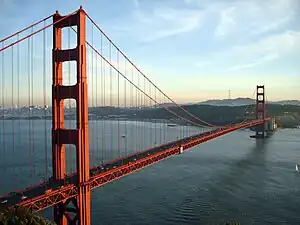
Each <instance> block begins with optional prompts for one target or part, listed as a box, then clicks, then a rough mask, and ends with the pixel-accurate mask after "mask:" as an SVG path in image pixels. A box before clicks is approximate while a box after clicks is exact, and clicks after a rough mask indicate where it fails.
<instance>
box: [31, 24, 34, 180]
mask: <svg viewBox="0 0 300 225" xmlns="http://www.w3.org/2000/svg"><path fill="white" fill-rule="evenodd" d="M32 33H33V27H32ZM31 43H32V44H31V58H32V59H31V103H32V105H34V102H33V93H34V92H33V90H34V82H33V81H34V79H33V72H34V62H33V61H34V56H33V54H34V47H33V45H34V36H32V37H31ZM32 113H33V112H32ZM34 122H35V120H32V123H31V125H32V129H31V131H32V153H33V177H34V178H35V151H34V145H35V143H34V130H35V129H34V125H35V123H34Z"/></svg>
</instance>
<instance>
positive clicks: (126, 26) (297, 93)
mask: <svg viewBox="0 0 300 225" xmlns="http://www.w3.org/2000/svg"><path fill="white" fill-rule="evenodd" d="M33 5H34V8H35V9H36V10H35V13H32V10H31V9H32V7H33ZM79 5H83V8H84V9H85V10H86V11H87V13H88V14H89V15H90V16H91V17H92V18H93V19H94V20H95V21H96V22H97V23H98V24H99V25H100V26H101V27H102V28H103V30H104V31H105V32H106V33H107V34H108V35H109V36H110V37H111V38H112V39H113V40H114V42H115V43H116V44H117V45H118V46H119V47H120V48H121V49H122V50H123V51H124V52H125V53H126V54H127V55H128V56H129V58H131V59H132V60H133V61H134V62H136V64H137V65H138V67H139V68H141V70H142V71H143V72H144V73H145V74H146V75H147V76H148V77H149V78H150V79H151V80H152V81H153V82H154V83H155V84H156V85H157V86H158V87H159V88H160V89H162V90H163V91H164V92H165V93H166V94H168V95H169V96H170V97H171V98H172V99H173V100H175V101H176V102H178V103H180V104H182V103H194V102H200V101H204V100H209V99H225V98H228V90H230V96H231V98H238V97H249V98H251V97H252V94H253V91H254V90H255V87H256V85H257V84H259V85H260V84H263V85H265V86H266V94H267V97H268V100H270V101H279V100H300V64H299V61H300V58H299V57H300V56H299V52H300V24H299V22H297V21H299V20H300V3H299V1H297V0H278V1H276V4H274V1H271V0H266V1H264V2H262V1H259V0H252V1H250V0H249V1H238V0H233V1H226V0H217V1H208V0H204V1H200V0H184V1H179V0H178V1H173V0H172V1H171V0H166V1H158V0H154V1H143V0H128V1H117V4H112V3H111V1H108V0H103V1H99V2H98V1H92V0H74V1H71V0H66V1H65V2H64V4H61V1H58V0H54V1H51V2H37V1H33V0H29V1H26V3H25V2H21V1H16V0H11V1H0V26H1V28H2V29H1V31H0V39H2V38H4V37H6V36H8V35H10V34H11V33H13V32H15V31H17V30H20V29H22V28H23V27H25V26H26V25H29V24H31V23H32V22H35V21H37V20H39V19H41V18H44V17H45V16H46V15H49V14H52V13H54V12H55V11H56V10H59V12H60V13H61V14H66V13H69V12H71V11H74V10H75V9H78V8H79ZM90 31H91V30H89V33H88V35H91V32H90ZM47 32H48V33H47V35H48V36H47V40H46V45H45V47H46V50H47V51H48V52H49V53H51V48H52V44H51V32H52V30H51V29H50V30H49V31H47ZM94 32H95V31H94ZM95 36H96V33H95ZM42 37H43V36H42V34H41V35H40V36H39V37H37V38H36V39H35V41H36V46H35V49H36V50H35V51H36V53H35V54H34V58H35V60H36V61H35V65H34V69H33V70H32V71H30V70H28V68H27V66H28V63H29V60H28V62H27V61H26V60H25V61H24V60H23V58H22V56H23V55H25V54H26V53H28V52H27V42H26V43H23V45H21V47H20V48H21V50H20V59H21V62H20V66H21V70H20V72H19V73H20V74H19V76H20V83H21V87H20V93H18V92H17V91H14V93H12V91H11V87H12V86H14V88H17V80H16V77H17V70H16V68H15V69H13V70H12V69H11V67H12V66H11V65H6V64H7V62H8V61H9V59H11V54H12V52H11V51H7V52H5V53H4V54H5V55H4V56H3V53H1V54H0V58H1V57H4V58H5V60H4V62H5V68H4V69H3V68H2V69H3V71H4V73H5V79H6V80H5V81H4V86H5V90H4V91H3V90H1V91H0V94H1V95H3V93H4V96H6V99H5V100H4V101H5V103H4V104H5V105H15V104H16V103H17V95H18V94H19V96H20V105H30V104H37V105H43V103H44V99H43V80H42V74H43V55H42V49H43V45H42V44H43V43H42V40H43V39H42ZM89 40H91V37H89ZM98 41H99V39H98ZM94 42H97V39H96V38H95V39H94ZM97 46H99V43H98V45H97ZM1 47H2V46H0V48H1ZM106 48H107V46H106ZM37 50H41V51H40V52H37ZM13 51H14V57H15V58H16V56H17V49H16V48H15V49H14V50H13ZM91 57H94V56H93V55H91V54H90V53H88V60H91ZM1 59H2V58H1ZM93 60H94V59H93ZM23 61H24V62H23ZM16 62H17V60H16V59H15V61H14V65H15V67H16ZM46 63H47V65H46V77H47V82H46V85H47V87H46V96H45V97H46V102H45V103H46V104H47V105H51V98H50V93H51V83H50V82H51V55H50V54H48V55H47V56H46ZM99 63H100V61H98V65H93V71H88V75H91V74H94V75H92V76H93V77H96V75H95V74H96V69H98V72H97V74H101V72H99V70H101V66H100V65H99ZM113 63H114V64H115V63H116V57H115V56H114V58H113ZM0 64H1V66H2V62H0ZM2 67H3V66H2ZM104 70H105V71H106V74H108V73H109V72H108V70H107V68H106V69H104ZM128 70H129V68H127V69H124V68H123V71H124V74H126V71H128ZM64 72H65V73H66V74H73V72H72V68H71V70H70V71H69V69H68V67H65V68H64ZM13 73H14V75H13V76H14V84H13V85H12V84H11V79H12V75H11V74H13ZM30 73H34V76H33V81H30V82H33V87H34V91H33V92H32V93H33V94H34V98H33V99H32V100H33V101H32V102H28V97H29V95H30V94H29V92H30V91H31V89H29V88H28V84H29V81H28V74H30ZM2 76H3V75H2V70H1V71H0V77H2ZM113 76H115V77H116V76H117V74H116V73H114V74H113ZM127 76H129V74H128V72H127ZM129 77H130V76H129ZM134 79H135V83H136V82H137V79H136V77H135V78H134ZM1 82H2V81H1V79H0V87H1V88H2V86H1ZM93 82H94V83H95V82H96V81H95V80H94V81H93ZM97 82H98V85H96V84H94V85H90V86H89V94H90V95H92V96H94V97H95V95H96V94H95V92H94V91H95V89H96V86H97V88H98V89H99V90H98V93H99V94H98V96H99V97H100V98H101V94H100V93H101V92H100V91H101V87H102V86H101V85H102V84H100V82H101V81H100V78H99V80H98V81H97ZM122 82H123V83H124V81H123V80H122ZM71 83H72V82H71ZM89 83H90V84H91V83H92V80H91V76H90V77H89ZM123 83H122V85H123ZM105 85H106V89H105V90H106V93H107V94H106V97H105V98H106V99H107V98H108V96H109V91H108V90H109V83H108V80H107V81H106V84H105ZM92 86H93V87H92ZM141 87H143V85H142V84H141ZM113 88H114V89H113V91H114V93H113V94H114V95H116V94H117V93H116V90H117V89H116V83H115V81H114V85H113ZM126 88H127V95H128V91H129V90H130V85H129V84H128V86H126ZM92 89H94V91H92ZM92 93H94V94H92ZM124 93H125V91H124V88H122V87H121V88H120V93H119V94H120V95H121V96H122V95H124ZM12 95H14V99H13V101H12V99H11V96H12ZM151 96H152V97H154V95H153V91H152V93H151ZM126 98H128V97H126ZM94 101H95V99H94ZM100 101H101V100H100V99H99V103H98V104H100ZM106 101H109V100H106ZM116 101H117V98H113V102H116ZM168 102H169V101H168ZM2 104H3V102H2V100H1V99H0V105H2ZM115 104H116V103H114V105H115ZM90 105H91V104H90Z"/></svg>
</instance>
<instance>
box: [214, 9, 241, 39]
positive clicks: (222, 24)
mask: <svg viewBox="0 0 300 225" xmlns="http://www.w3.org/2000/svg"><path fill="white" fill-rule="evenodd" d="M234 10H235V7H228V8H226V9H224V10H222V11H221V16H220V21H219V24H218V26H217V27H216V29H215V36H224V35H226V34H227V33H228V32H230V30H231V29H233V28H234V27H235V24H236V23H235V21H234V20H233V18H232V16H231V15H232V13H233V12H234Z"/></svg>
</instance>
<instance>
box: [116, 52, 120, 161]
mask: <svg viewBox="0 0 300 225" xmlns="http://www.w3.org/2000/svg"><path fill="white" fill-rule="evenodd" d="M117 64H118V75H117V79H118V81H117V85H118V103H117V104H118V111H119V112H120V60H119V52H118V51H117ZM119 117H120V115H119V116H118V132H117V135H118V136H117V139H118V158H120V157H121V155H120V119H119Z"/></svg>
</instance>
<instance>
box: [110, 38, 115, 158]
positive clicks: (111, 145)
mask: <svg viewBox="0 0 300 225" xmlns="http://www.w3.org/2000/svg"><path fill="white" fill-rule="evenodd" d="M109 61H110V62H112V61H111V43H109ZM109 77H110V83H109V85H110V88H109V91H110V97H109V99H110V115H112V114H113V105H112V67H111V66H110V67H109ZM110 132H111V133H110V156H109V159H110V160H112V159H113V158H112V157H113V150H114V149H113V121H110Z"/></svg>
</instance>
